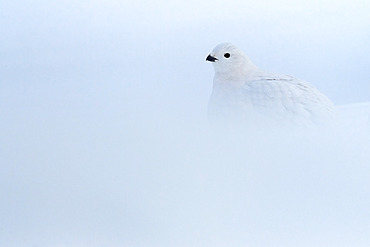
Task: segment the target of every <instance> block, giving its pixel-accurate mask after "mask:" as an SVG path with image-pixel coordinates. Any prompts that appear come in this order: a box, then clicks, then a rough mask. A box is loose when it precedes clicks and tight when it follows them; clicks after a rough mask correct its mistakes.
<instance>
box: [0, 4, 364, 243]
mask: <svg viewBox="0 0 370 247" xmlns="http://www.w3.org/2000/svg"><path fill="white" fill-rule="evenodd" d="M269 2H270V4H271V5H269V6H270V7H269V8H268V9H266V6H267V5H265V4H261V3H259V4H257V5H254V3H252V2H245V1H243V2H239V3H238V5H232V4H228V5H227V7H225V8H223V7H224V4H223V3H222V2H221V1H218V2H217V1H216V2H214V1H213V2H208V3H207V2H205V3H202V4H199V5H198V2H197V3H195V2H194V1H193V2H186V4H185V3H182V4H179V6H180V7H178V6H177V5H176V3H171V4H169V5H167V4H168V3H167V2H166V3H164V1H161V2H160V3H159V4H154V5H155V8H154V9H155V10H156V11H153V9H150V7H153V6H154V5H153V3H151V5H149V7H148V8H146V7H145V6H144V5H143V4H142V3H139V2H135V6H134V7H130V4H131V3H130V2H127V3H126V2H125V3H120V2H118V1H94V3H87V2H84V1H82V2H75V1H74V2H69V1H52V2H45V1H43V2H41V1H38V0H36V1H33V2H32V4H30V3H25V2H24V1H7V2H4V4H2V8H1V9H0V12H1V15H0V16H1V17H0V18H1V21H2V23H3V25H2V28H1V29H0V34H1V37H3V38H2V39H1V40H0V43H1V45H0V52H1V58H0V75H1V76H0V246H7V247H62V246H63V247H64V246H68V247H80V246H88V247H100V246H112V247H115V246H117V247H122V246H130V247H131V246H132V247H147V246H160V247H166V246H195V247H196V246H217V247H218V246H220V247H221V246H246V245H248V246H262V247H263V246H284V247H287V246H301V247H304V246H325V247H327V246H337V247H345V246H367V245H368V243H369V241H370V238H369V236H370V228H369V222H370V218H369V217H370V215H369V213H368V212H369V205H370V196H369V194H370V184H369V183H370V182H369V181H370V175H369V174H370V171H369V170H370V166H369V160H370V152H369V149H370V147H369V146H370V144H369V134H368V132H367V126H366V124H367V123H368V116H369V112H368V110H367V109H369V108H368V106H369V105H370V102H369V101H370V90H369V85H370V84H369V83H368V82H369V81H368V78H369V70H368V69H367V68H368V67H369V66H368V65H369V60H368V56H367V54H369V52H368V51H369V50H368V49H369V46H368V43H369V42H368V36H367V35H366V33H364V31H363V30H367V29H366V27H367V26H368V23H369V21H368V20H369V15H368V12H369V7H368V4H367V3H364V2H363V1H352V2H351V3H345V2H344V1H343V2H341V1H339V2H338V1H336V2H335V4H334V3H331V2H325V1H324V2H323V3H322V2H320V4H317V5H311V4H309V3H307V1H305V2H304V4H303V2H296V1H295V2H294V3H289V1H283V2H281V1H279V2H278V3H273V1H269ZM302 4H303V5H302ZM174 5H176V7H177V9H176V11H174V12H171V11H170V10H171V9H173V10H175V7H174ZM323 5H324V6H334V7H333V8H322V6H323ZM194 6H197V7H196V8H195V7H194ZM217 6H218V7H219V8H218V9H215V8H216V7H217ZM130 10H131V11H130ZM213 10H215V11H213ZM234 10H237V11H236V13H237V14H235V15H233V13H234ZM244 10H245V11H248V13H245V11H244ZM264 10H266V11H267V12H268V13H273V18H272V16H271V15H269V14H267V13H266V12H264ZM307 10H309V11H307ZM339 10H340V11H339ZM342 10H343V11H344V12H343V11H342ZM187 11H189V12H187ZM352 11H353V12H352ZM127 12H130V13H127ZM180 13H181V14H180ZM188 13H189V14H188ZM190 13H191V14H190ZM343 13H345V15H343ZM250 14H251V15H250ZM270 18H272V19H270ZM186 20H189V22H187V21H186ZM333 20H336V21H335V22H334V21H333ZM128 23H129V25H128ZM226 39H227V40H230V41H233V42H234V43H236V44H243V45H244V46H243V50H244V49H246V50H245V52H246V53H247V54H248V55H249V56H250V57H251V59H252V60H253V61H254V62H255V63H256V64H258V65H259V66H260V67H263V68H266V69H267V70H269V71H279V72H281V73H288V72H289V73H291V74H294V75H296V76H297V77H299V78H302V79H304V80H307V81H309V82H311V83H312V84H314V85H315V86H316V87H317V88H318V89H319V90H320V91H321V92H323V93H324V94H325V95H328V96H329V98H330V99H332V100H333V102H334V103H335V104H337V105H345V106H343V107H342V106H341V107H339V114H340V119H339V120H338V123H340V124H339V125H338V126H337V128H334V129H331V130H330V131H328V132H325V133H320V134H319V135H317V134H312V133H306V132H304V133H302V132H295V131H281V130H275V129H270V130H266V129H259V130H258V129H257V130H253V131H245V130H243V131H241V130H240V129H227V130H224V131H220V130H219V129H217V128H216V129H213V128H211V127H210V126H209V124H208V121H207V116H206V113H207V102H208V99H209V96H210V94H211V89H212V85H211V80H210V78H211V77H212V74H213V71H212V68H210V66H209V64H208V63H206V62H205V61H204V57H205V56H207V54H208V53H209V49H210V47H211V46H212V45H213V44H215V43H219V42H220V41H223V40H226ZM354 44H356V45H354ZM248 49H249V50H248ZM356 102H364V103H360V104H357V103H356ZM352 103H355V104H352ZM366 122H367V123H366Z"/></svg>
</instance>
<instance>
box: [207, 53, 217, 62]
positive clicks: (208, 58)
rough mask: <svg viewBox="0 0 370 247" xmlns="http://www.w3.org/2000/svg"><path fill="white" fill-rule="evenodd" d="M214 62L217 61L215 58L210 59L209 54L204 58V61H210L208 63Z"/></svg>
mask: <svg viewBox="0 0 370 247" xmlns="http://www.w3.org/2000/svg"><path fill="white" fill-rule="evenodd" d="M216 60H218V59H217V58H215V57H212V56H211V54H209V55H208V57H207V58H206V61H210V62H216Z"/></svg>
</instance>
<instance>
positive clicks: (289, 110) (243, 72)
mask: <svg viewBox="0 0 370 247" xmlns="http://www.w3.org/2000/svg"><path fill="white" fill-rule="evenodd" d="M206 60H207V61H209V62H212V63H213V67H214V70H215V75H214V78H213V91H212V95H211V98H210V100H209V105H208V114H209V118H210V120H211V121H212V122H214V121H218V122H219V121H224V122H240V121H242V122H243V123H244V122H247V123H252V122H253V123H254V124H257V125H259V124H264V123H270V124H276V123H283V124H293V125H299V126H315V125H322V124H324V125H325V124H326V123H328V122H330V121H331V119H332V118H333V116H334V106H333V103H332V102H331V101H330V100H329V99H328V98H327V97H326V96H325V95H323V94H322V93H320V92H319V91H318V90H317V89H316V88H314V87H313V86H311V85H310V84H308V83H306V82H304V81H301V80H299V79H296V78H294V77H291V76H287V75H279V74H274V73H269V72H265V71H262V70H260V69H259V68H257V67H256V66H255V65H254V64H253V63H252V62H251V61H250V60H249V59H248V57H246V56H245V55H244V54H243V52H242V51H241V50H239V49H238V48H237V47H236V46H234V45H233V44H230V43H222V44H219V45H217V46H216V47H215V48H214V49H213V51H212V52H211V53H210V54H209V55H208V57H207V58H206Z"/></svg>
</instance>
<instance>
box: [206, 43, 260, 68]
mask: <svg viewBox="0 0 370 247" xmlns="http://www.w3.org/2000/svg"><path fill="white" fill-rule="evenodd" d="M206 61H209V62H212V64H213V67H214V69H215V73H217V74H230V75H231V74H234V75H238V74H244V73H247V72H248V70H251V69H254V68H255V66H254V65H253V64H252V62H251V61H250V60H249V59H248V58H247V57H246V56H245V55H244V53H243V52H242V51H241V50H240V49H239V48H237V47H236V46H234V45H233V44H231V43H221V44H219V45H217V46H216V47H215V48H214V49H213V50H212V52H211V53H210V54H209V55H208V56H207V58H206Z"/></svg>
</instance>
